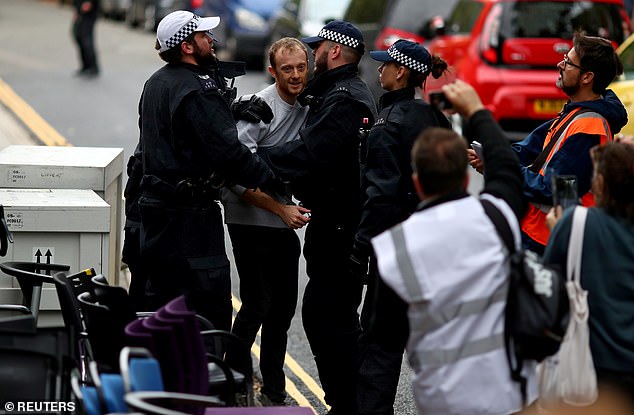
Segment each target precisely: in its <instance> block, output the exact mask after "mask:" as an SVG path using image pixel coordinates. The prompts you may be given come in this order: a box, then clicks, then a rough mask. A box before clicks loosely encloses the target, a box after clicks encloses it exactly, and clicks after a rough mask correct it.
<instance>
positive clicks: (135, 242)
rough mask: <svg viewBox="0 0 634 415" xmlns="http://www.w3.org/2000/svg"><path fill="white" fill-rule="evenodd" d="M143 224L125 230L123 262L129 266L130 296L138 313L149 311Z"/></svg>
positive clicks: (127, 227)
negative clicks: (142, 232) (144, 265)
mask: <svg viewBox="0 0 634 415" xmlns="http://www.w3.org/2000/svg"><path fill="white" fill-rule="evenodd" d="M140 225H141V224H140V223H139V226H126V227H125V228H124V230H123V232H124V240H123V250H122V255H121V260H122V261H123V262H125V263H126V264H127V265H128V270H129V271H130V286H129V288H128V294H129V296H130V301H131V302H132V306H133V307H134V309H135V310H136V311H147V307H146V305H145V303H144V301H145V286H146V284H147V281H148V276H147V271H146V270H145V269H144V268H143V262H142V261H141V226H140Z"/></svg>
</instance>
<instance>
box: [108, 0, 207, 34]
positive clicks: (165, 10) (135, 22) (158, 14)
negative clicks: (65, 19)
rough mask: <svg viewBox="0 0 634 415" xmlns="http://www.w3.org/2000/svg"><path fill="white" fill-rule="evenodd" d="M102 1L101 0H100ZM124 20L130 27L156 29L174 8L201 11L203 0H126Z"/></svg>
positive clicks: (199, 12)
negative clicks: (127, 3)
mask: <svg viewBox="0 0 634 415" xmlns="http://www.w3.org/2000/svg"><path fill="white" fill-rule="evenodd" d="M102 1H103V0H102ZM128 1H129V2H130V5H129V6H128V9H127V11H126V17H125V20H126V22H127V23H128V25H130V26H131V27H140V28H142V29H143V30H147V31H152V32H155V31H156V27H157V26H158V24H159V22H160V21H161V19H163V17H165V16H167V15H168V14H170V13H171V12H173V11H175V10H189V11H191V12H194V13H197V14H201V13H203V6H204V0H128Z"/></svg>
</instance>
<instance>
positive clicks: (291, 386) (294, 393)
mask: <svg viewBox="0 0 634 415" xmlns="http://www.w3.org/2000/svg"><path fill="white" fill-rule="evenodd" d="M231 304H232V305H233V309H234V310H236V312H237V311H238V310H240V306H241V305H242V304H241V303H240V300H238V299H237V298H236V296H235V295H233V294H232V295H231ZM259 335H260V332H258V336H259ZM251 352H252V353H253V354H254V355H255V356H256V358H257V359H258V361H259V360H260V347H259V346H258V345H257V343H253V347H252V348H251ZM285 362H286V366H288V368H289V369H290V370H291V372H293V373H294V374H295V376H297V377H298V378H299V379H300V380H301V381H302V382H303V383H304V385H306V387H307V388H308V390H310V391H311V392H312V393H313V395H315V396H316V397H317V399H319V401H320V402H321V403H322V404H323V405H324V406H325V407H326V408H329V406H328V405H327V404H326V401H325V400H324V391H323V390H322V389H321V387H320V386H319V385H318V384H317V382H315V380H314V379H313V378H312V377H311V376H310V375H309V374H308V373H306V371H305V370H304V369H303V368H302V367H301V366H300V365H299V363H297V362H296V361H295V359H293V358H292V357H291V355H289V354H288V353H286V358H285ZM286 392H288V394H289V395H291V397H292V398H293V399H295V400H296V401H297V403H298V404H299V405H300V406H308V407H310V408H311V409H312V410H313V412H314V413H315V414H317V411H316V410H315V408H313V406H312V405H311V404H310V402H308V399H306V397H305V396H304V395H302V393H301V392H300V391H299V390H298V389H297V386H296V385H295V383H293V382H292V381H291V380H290V379H289V378H288V377H287V378H286ZM302 402H305V403H302Z"/></svg>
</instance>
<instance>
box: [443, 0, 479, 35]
mask: <svg viewBox="0 0 634 415" xmlns="http://www.w3.org/2000/svg"><path fill="white" fill-rule="evenodd" d="M483 7H484V4H482V3H480V2H479V1H473V0H461V1H460V2H458V4H456V7H455V8H454V9H453V12H452V13H451V15H450V16H449V18H448V19H447V22H446V25H445V26H446V28H447V29H446V33H447V34H452V35H457V34H467V33H471V29H473V25H475V22H476V20H478V16H479V15H480V12H481V11H482V8H483Z"/></svg>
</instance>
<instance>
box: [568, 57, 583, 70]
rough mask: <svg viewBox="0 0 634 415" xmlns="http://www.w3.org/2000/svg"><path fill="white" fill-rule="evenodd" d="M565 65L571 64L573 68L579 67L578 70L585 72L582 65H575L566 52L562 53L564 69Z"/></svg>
mask: <svg viewBox="0 0 634 415" xmlns="http://www.w3.org/2000/svg"><path fill="white" fill-rule="evenodd" d="M566 65H570V66H572V67H573V68H577V69H579V70H580V71H584V72H585V69H583V67H581V66H579V65H577V64H576V63H573V62H572V61H571V60H570V58H569V57H568V55H567V54H565V55H564V70H566Z"/></svg>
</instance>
